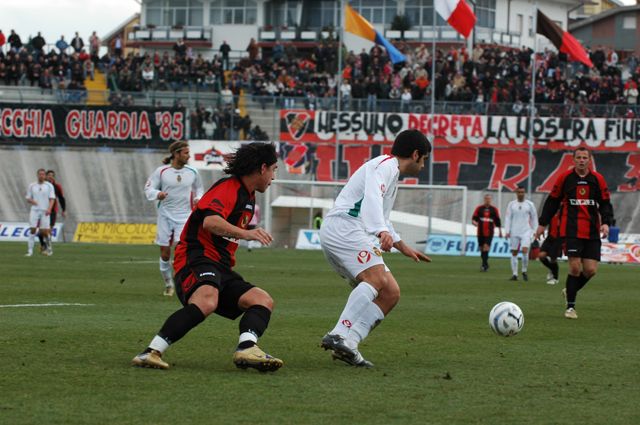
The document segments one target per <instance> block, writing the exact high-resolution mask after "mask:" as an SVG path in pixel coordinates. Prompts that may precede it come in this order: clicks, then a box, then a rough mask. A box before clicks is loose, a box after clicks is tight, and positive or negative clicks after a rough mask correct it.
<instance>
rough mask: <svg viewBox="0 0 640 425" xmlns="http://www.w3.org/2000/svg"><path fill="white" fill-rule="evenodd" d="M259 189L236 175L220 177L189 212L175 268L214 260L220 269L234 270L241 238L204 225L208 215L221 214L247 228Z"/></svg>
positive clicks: (177, 252)
mask: <svg viewBox="0 0 640 425" xmlns="http://www.w3.org/2000/svg"><path fill="white" fill-rule="evenodd" d="M255 204H256V197H255V192H251V193H249V191H248V190H247V189H246V187H245V186H244V184H242V181H241V180H240V179H239V178H238V177H235V176H231V177H226V178H223V179H221V180H218V181H217V182H216V183H214V184H213V186H211V188H210V189H209V190H208V191H207V193H205V194H204V196H203V197H202V199H200V201H198V204H197V205H196V207H195V209H194V210H193V212H192V213H191V215H190V216H189V219H188V220H187V223H186V224H185V226H184V229H183V230H182V235H180V242H179V243H178V246H177V247H176V251H175V258H174V261H173V268H174V270H175V272H176V273H177V272H179V271H180V270H182V268H184V267H185V266H189V267H193V266H194V265H199V264H202V263H214V264H215V265H216V267H217V268H218V269H221V270H231V268H232V267H233V266H234V265H235V263H236V257H235V253H236V250H237V249H238V240H237V239H233V238H229V237H222V236H218V235H214V234H212V233H211V232H209V231H207V230H205V229H204V227H202V226H203V223H204V219H205V218H207V217H209V216H211V215H218V216H220V217H222V218H224V219H225V220H226V221H227V222H229V223H231V224H233V225H234V226H237V227H241V228H243V229H246V228H247V226H248V224H249V222H250V221H251V217H252V216H253V213H254V211H255Z"/></svg>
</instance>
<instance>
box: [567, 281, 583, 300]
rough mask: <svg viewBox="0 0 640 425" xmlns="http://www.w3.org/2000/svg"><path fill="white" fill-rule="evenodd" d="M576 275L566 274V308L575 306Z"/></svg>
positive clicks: (576, 292) (576, 291)
mask: <svg viewBox="0 0 640 425" xmlns="http://www.w3.org/2000/svg"><path fill="white" fill-rule="evenodd" d="M579 280H580V278H579V277H578V276H572V275H567V308H574V307H575V306H576V295H577V294H578V281H579Z"/></svg>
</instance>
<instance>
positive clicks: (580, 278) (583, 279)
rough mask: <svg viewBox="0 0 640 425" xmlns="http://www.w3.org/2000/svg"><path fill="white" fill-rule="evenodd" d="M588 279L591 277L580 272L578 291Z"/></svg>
mask: <svg viewBox="0 0 640 425" xmlns="http://www.w3.org/2000/svg"><path fill="white" fill-rule="evenodd" d="M589 279H591V278H590V277H587V276H585V275H584V273H580V276H578V291H579V290H581V289H582V288H584V285H586V284H587V282H589Z"/></svg>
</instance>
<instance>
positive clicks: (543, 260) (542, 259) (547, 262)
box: [540, 256, 553, 271]
mask: <svg viewBox="0 0 640 425" xmlns="http://www.w3.org/2000/svg"><path fill="white" fill-rule="evenodd" d="M540 262H541V263H542V265H543V266H545V267H546V268H548V269H549V270H551V271H553V268H552V267H553V266H552V265H551V264H552V263H551V260H549V257H546V256H545V257H540Z"/></svg>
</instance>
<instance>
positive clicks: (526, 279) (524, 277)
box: [522, 272, 529, 282]
mask: <svg viewBox="0 0 640 425" xmlns="http://www.w3.org/2000/svg"><path fill="white" fill-rule="evenodd" d="M522 280H524V281H525V282H528V281H529V275H527V272H522Z"/></svg>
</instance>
